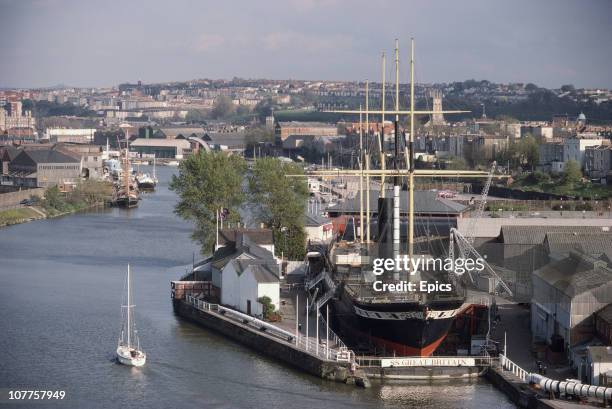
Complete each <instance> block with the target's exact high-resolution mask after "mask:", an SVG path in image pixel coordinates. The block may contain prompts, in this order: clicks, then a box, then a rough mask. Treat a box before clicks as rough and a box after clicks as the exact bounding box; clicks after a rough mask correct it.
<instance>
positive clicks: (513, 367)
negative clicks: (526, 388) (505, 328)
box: [499, 354, 529, 382]
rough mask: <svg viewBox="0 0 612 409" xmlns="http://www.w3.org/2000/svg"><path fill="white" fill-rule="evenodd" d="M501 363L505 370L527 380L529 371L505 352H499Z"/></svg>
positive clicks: (524, 380)
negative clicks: (509, 357)
mask: <svg viewBox="0 0 612 409" xmlns="http://www.w3.org/2000/svg"><path fill="white" fill-rule="evenodd" d="M499 363H500V364H501V367H502V369H504V370H505V371H510V372H512V373H513V374H514V375H516V376H517V377H518V378H520V379H521V380H522V381H523V382H527V377H528V376H529V372H527V371H526V370H524V369H523V368H521V367H520V366H518V365H517V364H515V363H514V362H512V361H511V360H510V359H508V357H506V356H505V355H504V354H499Z"/></svg>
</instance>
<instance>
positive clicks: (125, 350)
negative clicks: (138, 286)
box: [117, 264, 147, 366]
mask: <svg viewBox="0 0 612 409" xmlns="http://www.w3.org/2000/svg"><path fill="white" fill-rule="evenodd" d="M133 309H134V305H133V304H132V286H131V276H130V265H129V264H128V268H127V303H126V304H124V305H122V306H121V312H122V314H121V315H122V316H123V318H124V320H123V322H122V324H121V335H120V336H119V342H118V344H117V360H118V361H119V363H122V364H123V365H128V366H143V365H144V364H145V362H146V360H147V354H146V353H145V352H144V351H142V350H141V349H140V340H139V339H138V332H137V331H136V325H135V323H134V313H133Z"/></svg>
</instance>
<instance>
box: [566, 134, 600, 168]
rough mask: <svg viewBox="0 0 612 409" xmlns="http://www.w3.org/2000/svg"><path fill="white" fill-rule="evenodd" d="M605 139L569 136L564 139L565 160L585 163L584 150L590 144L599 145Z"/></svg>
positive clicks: (581, 164)
mask: <svg viewBox="0 0 612 409" xmlns="http://www.w3.org/2000/svg"><path fill="white" fill-rule="evenodd" d="M602 143H603V139H601V138H598V139H584V138H567V139H565V140H564V141H563V162H566V163H567V161H570V160H575V161H576V162H578V163H579V164H580V166H583V165H584V151H585V149H586V148H587V147H588V146H599V145H601V144H602Z"/></svg>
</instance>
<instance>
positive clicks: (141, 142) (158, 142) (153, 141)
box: [130, 138, 191, 149]
mask: <svg viewBox="0 0 612 409" xmlns="http://www.w3.org/2000/svg"><path fill="white" fill-rule="evenodd" d="M137 146H162V147H177V146H179V147H182V148H184V149H188V148H189V147H190V146H191V144H190V143H189V141H188V140H186V139H159V138H149V139H147V138H136V139H134V140H133V141H132V142H131V143H130V147H137Z"/></svg>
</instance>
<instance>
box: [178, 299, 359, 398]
mask: <svg viewBox="0 0 612 409" xmlns="http://www.w3.org/2000/svg"><path fill="white" fill-rule="evenodd" d="M173 307H174V311H175V313H176V314H177V315H179V316H180V317H182V318H185V319H188V320H190V321H193V322H195V323H197V324H200V325H202V326H204V327H206V328H209V329H212V330H214V331H216V332H219V333H221V334H222V335H224V336H226V337H228V338H230V339H232V340H234V341H237V342H239V343H241V344H243V345H246V346H248V347H250V348H253V349H255V350H257V351H258V352H261V353H263V354H265V355H267V356H269V357H272V358H274V359H277V360H279V361H282V362H284V363H285V364H288V365H291V366H293V367H295V368H298V369H301V370H303V371H304V372H307V373H309V374H311V375H314V376H317V377H319V378H323V379H328V380H333V381H337V382H344V383H349V384H355V385H358V386H363V387H367V386H369V381H368V380H367V377H366V376H365V375H364V374H363V373H362V372H361V371H359V370H353V371H352V370H351V369H352V368H351V362H350V361H349V360H346V361H342V360H338V358H337V354H334V356H335V357H336V359H331V357H330V359H326V358H324V357H322V356H321V354H319V355H316V354H315V353H314V350H313V351H312V352H310V351H307V350H305V349H304V347H303V346H301V344H299V343H296V342H295V339H288V338H286V339H281V337H279V336H276V335H272V334H268V333H266V331H263V330H261V329H257V328H255V327H253V326H251V325H248V324H247V323H245V322H239V321H238V320H236V319H234V318H229V317H227V316H225V315H226V314H223V313H221V312H219V311H214V310H209V309H207V308H198V307H197V306H195V305H193V303H189V302H188V301H186V300H181V299H176V298H175V299H173Z"/></svg>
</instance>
